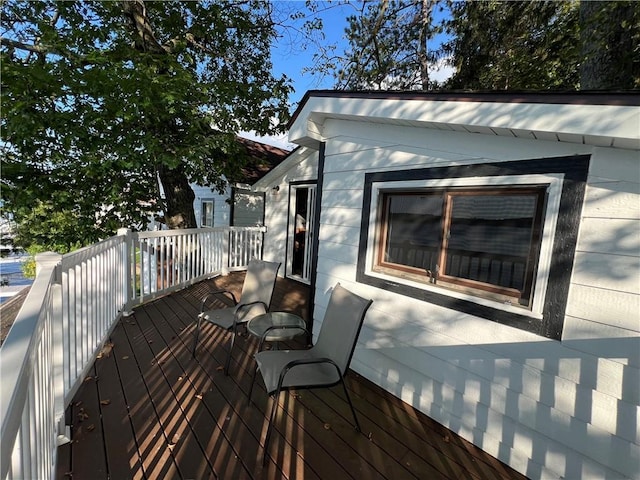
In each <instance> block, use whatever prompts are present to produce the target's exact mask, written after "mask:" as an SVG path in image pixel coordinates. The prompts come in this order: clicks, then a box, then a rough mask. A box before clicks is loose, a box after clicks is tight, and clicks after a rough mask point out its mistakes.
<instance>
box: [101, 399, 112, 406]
mask: <svg viewBox="0 0 640 480" xmlns="http://www.w3.org/2000/svg"><path fill="white" fill-rule="evenodd" d="M110 403H111V400H100V405H109V404H110Z"/></svg>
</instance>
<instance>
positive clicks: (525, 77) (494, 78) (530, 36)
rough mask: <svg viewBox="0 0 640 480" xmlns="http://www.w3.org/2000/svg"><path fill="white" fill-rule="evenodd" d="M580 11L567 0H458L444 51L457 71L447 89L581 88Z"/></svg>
mask: <svg viewBox="0 0 640 480" xmlns="http://www.w3.org/2000/svg"><path fill="white" fill-rule="evenodd" d="M578 11H579V3H578V2H566V1H514V2H503V1H496V0H489V1H477V2H459V3H454V4H453V5H452V10H451V13H452V15H451V20H450V22H449V24H448V29H449V31H450V33H451V35H452V38H451V40H450V41H449V42H448V43H447V44H446V45H445V46H444V49H445V52H446V55H447V57H449V58H450V59H451V62H452V64H453V66H454V67H455V74H454V75H453V77H452V78H451V79H450V80H449V82H448V83H447V88H451V89H472V90H548V89H571V90H573V89H576V88H578V85H579V64H580V61H579V55H580V48H579V45H580V42H579V36H580V31H579V25H578Z"/></svg>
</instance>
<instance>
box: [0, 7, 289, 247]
mask: <svg viewBox="0 0 640 480" xmlns="http://www.w3.org/2000/svg"><path fill="white" fill-rule="evenodd" d="M1 8H2V12H1V14H2V15H1V20H0V22H1V23H0V28H1V32H0V33H1V40H0V42H1V53H0V54H1V63H2V65H1V69H2V70H1V82H2V109H1V124H0V127H1V129H2V142H1V144H0V148H1V149H2V192H1V194H2V201H3V208H4V210H5V211H7V212H10V213H12V214H13V215H14V218H15V220H16V222H17V223H18V224H21V225H23V226H24V224H25V223H28V224H27V225H26V228H25V229H24V230H23V232H22V233H21V234H20V235H19V237H20V238H22V242H23V244H25V245H27V244H29V243H33V241H35V239H36V238H38V239H39V240H38V241H40V242H44V241H45V240H44V239H42V238H40V237H37V235H36V233H35V232H41V231H42V232H44V231H47V228H45V227H46V226H48V227H51V228H49V229H48V231H49V232H50V233H49V235H50V236H51V238H50V242H49V244H55V243H56V238H54V237H58V236H61V237H62V238H61V239H60V243H64V244H69V245H71V244H73V243H74V239H73V237H74V235H68V234H69V233H70V232H69V230H74V229H75V240H76V241H79V242H80V243H82V244H88V243H92V242H94V241H95V240H97V239H99V238H104V237H105V236H108V235H111V234H113V232H114V231H115V230H116V229H117V228H118V227H121V226H127V227H130V226H132V227H137V228H144V226H145V224H146V221H147V218H148V216H149V215H150V214H153V213H155V212H158V211H164V212H165V220H166V222H167V224H168V225H169V226H170V227H172V228H181V227H192V226H195V217H194V215H193V192H192V191H191V188H190V187H189V182H195V183H199V184H203V185H205V184H206V185H216V186H218V187H222V181H221V177H222V176H223V175H227V176H230V177H231V176H233V175H234V174H236V173H237V171H238V170H239V169H240V168H241V167H242V164H243V161H244V158H243V157H242V155H241V153H240V151H239V149H238V148H237V143H236V141H235V139H236V134H237V132H239V131H241V130H246V131H249V130H255V131H256V132H258V133H259V134H266V133H273V132H275V131H276V130H275V129H276V128H278V127H275V126H274V119H275V124H279V125H281V126H282V125H284V124H285V122H286V119H287V116H288V106H287V97H288V94H289V92H290V90H291V86H290V83H289V81H288V79H287V78H286V77H282V78H275V77H274V76H273V75H272V73H271V62H270V47H271V43H272V41H273V40H274V38H275V35H276V30H275V23H274V21H273V20H272V14H273V11H272V7H271V5H270V4H269V3H267V2H263V1H260V0H244V1H237V2H227V1H206V2H169V1H167V2H165V1H156V2H152V1H146V2H145V1H142V0H131V1H119V2H115V1H104V2H88V1H87V2H82V1H51V0H49V1H39V2H30V1H3V2H2V3H1ZM279 128H281V127H279ZM158 179H160V181H161V184H162V189H163V190H164V197H165V198H166V200H162V197H161V195H160V188H159V185H158ZM60 215H62V216H64V217H65V218H66V220H63V219H62V218H61V217H60ZM54 218H55V219H56V222H57V221H60V228H59V229H54V228H53V222H54ZM29 235H31V236H32V237H33V238H32V239H31V240H29V239H28V238H27V237H28V236H29Z"/></svg>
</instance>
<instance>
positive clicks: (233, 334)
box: [224, 329, 236, 376]
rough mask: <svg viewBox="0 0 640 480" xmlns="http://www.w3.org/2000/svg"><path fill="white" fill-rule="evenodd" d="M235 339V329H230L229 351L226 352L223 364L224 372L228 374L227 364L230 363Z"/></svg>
mask: <svg viewBox="0 0 640 480" xmlns="http://www.w3.org/2000/svg"><path fill="white" fill-rule="evenodd" d="M235 341H236V331H235V329H233V330H231V341H230V343H229V351H228V352H227V361H226V362H225V364H224V374H225V375H226V376H229V366H230V365H231V351H232V350H233V344H234V343H235Z"/></svg>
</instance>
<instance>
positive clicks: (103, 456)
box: [57, 273, 525, 480]
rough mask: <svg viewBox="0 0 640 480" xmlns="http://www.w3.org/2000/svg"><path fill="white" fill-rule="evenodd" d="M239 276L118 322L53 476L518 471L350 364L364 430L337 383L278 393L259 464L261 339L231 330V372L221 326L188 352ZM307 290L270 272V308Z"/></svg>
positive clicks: (303, 302) (301, 307) (496, 474)
mask: <svg viewBox="0 0 640 480" xmlns="http://www.w3.org/2000/svg"><path fill="white" fill-rule="evenodd" d="M243 279H244V274H243V273H234V274H231V275H229V276H228V277H218V278H216V279H214V280H211V281H208V282H202V283H200V284H197V285H195V286H193V287H190V288H188V289H185V290H182V291H180V292H177V293H174V294H172V295H169V296H167V297H164V298H162V299H159V300H156V301H154V302H152V303H149V304H146V305H144V306H141V307H138V308H136V309H135V310H134V314H133V315H132V316H130V317H127V318H124V319H123V320H122V321H120V322H119V324H118V325H117V326H116V327H115V329H114V331H113V333H112V335H111V338H110V340H109V342H108V343H107V345H106V346H105V348H104V349H103V352H102V354H101V355H99V357H100V358H98V359H97V360H96V362H95V364H94V367H93V369H92V371H91V373H90V375H89V376H87V378H86V379H85V381H84V383H83V385H82V386H81V388H80V390H79V391H78V393H77V394H76V396H75V398H74V400H73V402H72V405H71V407H70V411H69V412H68V415H69V420H70V423H72V424H73V427H72V438H73V441H72V443H70V444H67V445H64V446H62V447H60V448H59V449H58V468H57V478H58V479H59V480H64V479H69V478H73V479H74V480H78V479H80V480H82V479H91V480H97V479H108V478H109V479H115V480H120V479H126V478H148V479H164V478H168V479H174V478H175V479H179V478H183V479H205V478H225V479H227V478H228V479H234V480H235V479H243V478H247V479H276V478H278V479H279V478H289V479H331V480H341V479H345V478H357V479H361V478H367V479H373V478H389V479H394V480H395V479H402V478H413V479H415V478H419V479H461V478H465V479H478V480H479V479H524V478H525V477H523V476H522V475H520V474H518V473H517V472H515V471H513V470H511V469H510V468H509V467H507V466H505V465H504V464H502V463H500V462H499V461H498V460H496V459H495V458H493V457H491V456H490V455H488V454H486V453H484V452H483V451H481V450H480V449H478V448H477V447H475V446H473V445H472V444H470V443H469V442H467V441H465V440H463V439H462V438H460V437H458V436H457V435H456V434H454V433H452V432H451V431H449V430H447V429H446V428H445V427H443V426H441V425H439V424H437V423H436V422H434V421H433V420H431V419H429V418H428V417H426V416H424V415H423V414H421V413H419V412H418V411H416V410H415V409H413V408H412V407H410V406H409V405H407V404H405V403H403V402H402V401H401V400H399V399H397V398H396V397H393V396H391V395H390V394H388V393H386V392H384V391H383V390H382V389H380V388H378V387H377V386H375V385H374V384H372V383H371V382H369V381H367V380H366V379H364V378H362V377H360V376H358V375H357V374H355V373H354V372H350V373H349V375H347V385H348V388H349V390H350V394H351V395H352V399H353V401H354V405H355V408H356V410H357V413H358V416H359V419H360V422H361V424H362V428H363V433H358V432H357V431H356V430H355V429H354V427H353V425H352V418H351V415H350V412H349V409H348V405H347V403H346V401H345V400H344V399H343V397H342V395H341V391H340V388H339V387H335V388H334V389H322V390H311V391H309V390H304V391H300V392H295V393H293V394H291V395H282V396H281V398H280V401H281V403H282V406H283V408H282V409H279V415H278V418H277V419H276V425H277V429H276V430H274V435H273V437H272V440H271V445H270V448H269V452H268V456H267V464H266V466H264V467H263V466H262V462H261V459H262V457H261V455H262V449H261V448H262V447H261V445H262V444H263V443H264V436H265V433H266V430H267V418H266V415H267V414H266V413H265V412H268V406H269V399H268V398H267V394H266V392H265V390H264V388H263V385H262V382H261V381H260V380H258V381H257V383H256V388H255V391H254V393H253V400H254V404H253V405H249V404H248V402H247V393H248V390H249V383H250V378H251V375H250V373H251V372H252V371H253V359H252V353H253V352H254V351H255V349H256V348H257V341H256V340H255V339H254V338H253V337H251V336H247V335H242V336H240V338H239V339H237V340H236V346H235V347H234V355H233V361H232V364H231V371H230V376H229V377H225V376H224V374H223V372H222V366H223V364H224V361H225V358H226V357H225V355H226V350H225V348H226V346H227V341H226V340H227V334H226V333H225V332H222V331H221V330H218V329H216V327H213V326H211V325H209V326H207V327H206V330H205V332H206V333H205V335H204V336H203V340H202V342H201V345H200V348H199V351H198V355H197V356H196V358H195V359H194V358H193V356H192V355H191V346H192V342H193V327H194V319H195V317H196V314H197V311H198V310H199V306H200V305H199V302H200V299H201V297H202V296H203V295H204V293H205V292H206V291H207V290H208V289H209V288H210V287H211V286H212V285H214V284H215V285H216V287H222V288H230V289H232V290H236V291H237V292H239V291H240V289H241V286H242V281H243ZM307 302H308V287H306V286H304V285H301V284H299V283H296V282H293V281H289V280H285V279H278V282H277V284H276V291H275V293H274V299H273V304H272V310H283V311H293V312H296V313H298V314H300V315H301V316H303V318H306V317H307ZM221 306H222V304H221ZM290 346H291V347H293V348H300V347H303V345H295V344H292V345H290Z"/></svg>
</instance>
